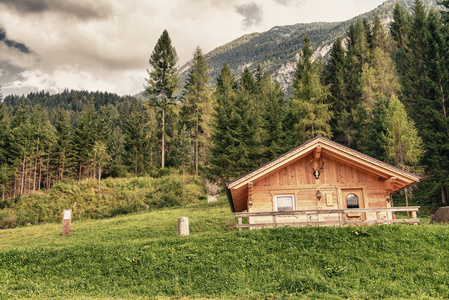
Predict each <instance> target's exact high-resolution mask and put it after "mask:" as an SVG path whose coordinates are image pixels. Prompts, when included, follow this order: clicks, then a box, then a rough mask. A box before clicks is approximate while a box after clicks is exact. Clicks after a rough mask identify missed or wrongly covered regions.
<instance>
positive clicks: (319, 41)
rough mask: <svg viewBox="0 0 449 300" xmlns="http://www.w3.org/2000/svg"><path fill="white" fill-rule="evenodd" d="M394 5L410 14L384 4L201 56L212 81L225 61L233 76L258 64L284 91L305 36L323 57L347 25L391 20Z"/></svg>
mask: <svg viewBox="0 0 449 300" xmlns="http://www.w3.org/2000/svg"><path fill="white" fill-rule="evenodd" d="M396 2H399V3H400V4H401V5H402V6H403V8H405V9H406V10H408V11H411V10H412V7H413V3H414V0H388V1H385V2H384V3H383V4H382V5H380V6H378V7H377V8H376V9H374V10H372V11H370V12H367V13H365V14H362V15H360V16H357V17H355V18H352V19H350V20H347V21H345V22H335V23H324V22H320V23H310V24H295V25H289V26H277V27H274V28H272V29H270V30H269V31H266V32H262V33H252V34H248V35H244V36H242V37H240V38H238V39H236V40H234V41H232V42H230V43H227V44H225V45H223V46H220V47H217V48H216V49H214V50H213V51H211V52H209V53H207V54H206V55H205V56H206V59H207V61H208V63H209V66H210V69H211V77H212V78H213V79H214V80H215V78H217V77H218V75H219V73H220V70H221V67H222V65H223V63H224V62H225V61H226V62H227V63H228V64H229V67H230V68H231V70H232V72H233V73H234V74H235V75H239V74H240V73H241V72H242V71H243V69H244V68H245V67H246V66H248V67H249V69H250V70H252V71H254V70H255V69H256V68H257V66H258V64H260V65H261V66H262V67H263V68H264V69H266V70H268V71H269V72H270V73H271V74H272V76H274V77H275V78H276V79H277V80H278V81H279V82H280V83H281V85H282V87H283V88H284V89H285V90H288V87H289V86H290V82H291V78H292V75H293V72H294V67H295V63H296V61H297V55H298V53H299V51H300V49H301V47H302V41H303V38H304V35H305V34H307V35H308V36H309V37H310V39H311V40H312V44H313V47H314V48H315V49H317V52H316V55H318V54H321V55H322V56H323V57H325V56H326V54H327V53H328V52H329V50H330V48H331V45H332V43H333V41H334V40H335V39H336V38H337V37H340V38H341V39H344V37H345V35H346V32H347V30H348V28H349V25H350V24H351V23H353V22H354V21H356V19H357V18H362V19H363V18H366V19H367V20H368V21H372V20H373V18H374V16H375V14H376V13H377V14H379V16H380V17H381V18H382V19H384V20H386V21H388V20H390V19H391V18H392V15H393V10H394V6H395V4H396ZM423 3H424V4H425V5H426V6H427V7H431V6H437V4H436V0H424V1H423ZM189 63H190V62H189ZM189 63H187V64H186V65H184V66H183V67H182V68H181V69H180V73H181V75H182V76H183V77H185V76H186V74H187V73H188V71H189Z"/></svg>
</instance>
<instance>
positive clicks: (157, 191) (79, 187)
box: [0, 171, 205, 228]
mask: <svg viewBox="0 0 449 300" xmlns="http://www.w3.org/2000/svg"><path fill="white" fill-rule="evenodd" d="M167 172H170V173H171V172H172V171H167ZM190 179H191V178H190ZM204 194H205V187H204V182H203V181H202V180H201V179H198V178H194V179H191V180H190V181H189V182H188V183H187V184H182V183H181V179H180V176H179V175H175V174H171V175H167V176H163V177H159V178H152V177H138V178H118V179H113V178H108V179H105V180H103V181H102V182H101V190H100V191H99V190H98V181H97V180H95V179H87V180H82V181H75V180H69V181H65V182H58V183H56V184H55V185H54V187H53V189H51V190H50V191H49V192H48V193H37V194H34V195H30V196H24V197H17V198H14V199H12V200H9V201H8V207H5V208H4V209H3V210H0V228H14V227H16V226H24V225H28V224H41V223H48V222H60V221H61V216H62V212H63V210H64V209H72V219H74V220H75V219H77V220H81V219H102V218H109V217H113V216H117V215H121V214H128V213H133V212H137V211H142V210H146V209H148V208H152V209H157V208H163V207H174V206H181V205H184V204H186V203H191V202H194V201H196V200H197V199H199V198H201V197H202V196H204Z"/></svg>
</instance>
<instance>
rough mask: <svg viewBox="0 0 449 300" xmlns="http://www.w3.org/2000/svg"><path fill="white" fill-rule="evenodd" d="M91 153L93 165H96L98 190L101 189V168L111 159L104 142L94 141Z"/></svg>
mask: <svg viewBox="0 0 449 300" xmlns="http://www.w3.org/2000/svg"><path fill="white" fill-rule="evenodd" d="M92 155H93V159H92V162H93V165H94V166H98V190H99V191H100V189H101V185H100V183H101V174H102V172H103V168H104V167H105V166H106V165H107V164H108V163H109V161H110V160H111V156H110V155H109V153H108V151H107V146H106V143H105V142H100V141H95V144H94V146H93V147H92Z"/></svg>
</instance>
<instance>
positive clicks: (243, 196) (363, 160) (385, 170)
mask: <svg viewBox="0 0 449 300" xmlns="http://www.w3.org/2000/svg"><path fill="white" fill-rule="evenodd" d="M316 149H320V151H322V153H325V154H327V155H329V156H332V157H335V158H338V159H340V160H342V161H344V162H345V163H347V164H350V165H353V166H354V168H357V169H362V170H364V171H366V172H369V173H373V174H376V175H377V176H379V178H382V179H383V180H388V179H389V178H396V180H394V182H393V183H392V184H391V187H390V188H389V191H390V192H394V191H397V190H400V189H402V188H404V187H407V186H409V185H411V184H413V183H416V182H419V181H420V180H421V177H420V176H418V175H415V174H412V173H409V172H406V171H404V170H401V169H399V168H396V167H394V166H392V165H389V164H387V163H384V162H382V161H380V160H377V159H375V158H372V157H370V156H368V155H365V154H363V153H360V152H358V151H356V150H353V149H351V148H348V147H345V146H342V145H340V144H338V143H335V142H333V141H331V140H329V139H327V138H324V137H322V136H317V137H315V138H313V139H311V140H309V141H307V142H305V143H304V144H302V145H300V146H298V147H296V148H295V149H293V150H291V151H289V152H287V153H285V154H283V155H281V156H279V157H278V158H276V159H274V160H272V161H270V162H268V163H266V164H264V165H262V166H261V167H259V168H257V169H255V170H253V171H251V172H249V173H247V174H245V175H243V176H241V177H239V178H237V179H235V180H234V181H231V182H229V183H227V184H226V187H227V189H228V195H229V196H230V199H229V200H230V204H231V208H232V211H237V212H240V211H244V210H246V209H247V207H246V205H247V198H248V183H249V182H253V181H255V180H257V179H259V178H262V177H263V176H265V175H267V174H269V173H271V172H272V171H274V170H276V169H278V168H281V167H283V166H285V165H287V164H289V163H291V162H292V161H294V160H297V159H298V158H301V157H304V156H306V155H309V154H310V153H312V152H313V151H315V150H316Z"/></svg>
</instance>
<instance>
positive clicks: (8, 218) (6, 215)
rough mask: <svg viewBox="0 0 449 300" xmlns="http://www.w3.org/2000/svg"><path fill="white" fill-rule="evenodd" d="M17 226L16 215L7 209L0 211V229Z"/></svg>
mask: <svg viewBox="0 0 449 300" xmlns="http://www.w3.org/2000/svg"><path fill="white" fill-rule="evenodd" d="M15 227H17V217H16V216H15V215H13V214H11V213H10V212H9V211H2V212H0V229H9V228H15Z"/></svg>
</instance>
